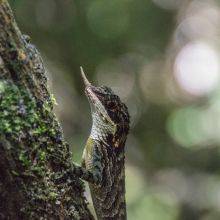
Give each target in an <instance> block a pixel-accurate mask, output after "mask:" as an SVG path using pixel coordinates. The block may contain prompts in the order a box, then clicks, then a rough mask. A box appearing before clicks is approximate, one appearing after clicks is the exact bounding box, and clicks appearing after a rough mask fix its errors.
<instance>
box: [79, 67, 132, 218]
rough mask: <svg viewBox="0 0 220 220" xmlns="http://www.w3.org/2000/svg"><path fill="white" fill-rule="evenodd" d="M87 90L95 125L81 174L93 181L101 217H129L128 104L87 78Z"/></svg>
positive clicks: (93, 125) (91, 189)
mask: <svg viewBox="0 0 220 220" xmlns="http://www.w3.org/2000/svg"><path fill="white" fill-rule="evenodd" d="M81 72H82V77H83V79H84V83H85V86H86V88H85V93H86V95H87V97H88V100H89V102H90V106H91V112H92V119H93V124H92V129H91V134H90V136H89V138H88V141H87V144H86V146H85V149H84V153H83V161H82V167H78V171H77V172H78V174H79V176H80V177H81V178H82V179H84V180H87V181H88V182H89V187H90V191H91V195H92V200H93V205H94V208H95V211H96V215H97V218H98V219H99V220H110V219H111V220H113V219H115V220H116V219H117V220H125V219H126V202H125V165H124V160H125V156H124V147H125V141H126V137H127V134H128V131H129V114H128V111H127V107H126V106H125V104H123V103H122V102H121V101H120V99H119V97H118V96H116V95H115V94H114V93H113V91H112V90H111V89H110V88H108V87H104V86H101V87H95V86H93V85H91V84H90V83H89V81H88V80H87V79H86V77H85V74H84V72H83V70H82V69H81Z"/></svg>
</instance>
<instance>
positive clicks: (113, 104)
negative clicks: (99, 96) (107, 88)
mask: <svg viewBox="0 0 220 220" xmlns="http://www.w3.org/2000/svg"><path fill="white" fill-rule="evenodd" d="M107 105H108V108H109V109H114V108H116V103H115V102H111V101H109V102H107Z"/></svg>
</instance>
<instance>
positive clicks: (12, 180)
mask: <svg viewBox="0 0 220 220" xmlns="http://www.w3.org/2000/svg"><path fill="white" fill-rule="evenodd" d="M71 166H73V165H72V162H71V154H70V152H69V146H68V144H67V143H66V142H65V140H64V139H63V134H62V130H61V127H60V125H59V123H58V121H57V119H56V117H55V115H54V114H53V98H52V96H51V94H50V93H49V91H48V88H47V79H46V76H45V69H44V66H43V63H42V59H41V57H40V54H39V53H38V51H37V50H36V48H35V47H34V46H33V45H32V44H31V43H30V42H29V39H28V37H26V36H24V35H22V34H21V32H20V30H19V29H18V27H17V24H16V22H15V20H14V17H13V15H12V11H11V9H10V6H9V4H8V2H7V1H6V0H0V219H13V220H16V219H38V220H39V219H93V217H92V216H91V214H90V212H89V210H88V209H87V204H86V201H85V198H84V196H83V192H84V188H83V184H82V182H81V181H80V180H79V179H78V178H77V177H75V176H74V175H71V176H69V175H65V173H66V172H67V171H68V170H69V169H71Z"/></svg>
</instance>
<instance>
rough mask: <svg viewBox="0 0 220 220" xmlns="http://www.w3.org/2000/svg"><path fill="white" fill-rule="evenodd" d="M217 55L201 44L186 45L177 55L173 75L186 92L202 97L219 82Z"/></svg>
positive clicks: (204, 44) (207, 46) (211, 49)
mask: <svg viewBox="0 0 220 220" xmlns="http://www.w3.org/2000/svg"><path fill="white" fill-rule="evenodd" d="M219 69H220V68H219V56H218V53H217V52H216V51H215V50H214V49H213V48H212V47H210V46H209V45H208V44H206V43H203V42H194V43H189V44H188V45H186V46H185V47H184V48H183V49H182V50H181V51H180V53H179V54H178V56H177V58H176V61H175V64H174V74H175V78H176V80H177V83H178V84H179V86H180V87H181V88H182V89H183V90H185V91H186V92H188V93H190V94H192V95H196V96H202V95H205V94H207V93H209V92H210V91H212V90H214V89H215V88H216V86H217V84H218V82H219Z"/></svg>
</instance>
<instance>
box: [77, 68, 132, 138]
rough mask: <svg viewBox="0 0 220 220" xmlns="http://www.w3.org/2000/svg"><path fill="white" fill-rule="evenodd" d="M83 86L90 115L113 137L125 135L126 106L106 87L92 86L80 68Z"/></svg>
mask: <svg viewBox="0 0 220 220" xmlns="http://www.w3.org/2000/svg"><path fill="white" fill-rule="evenodd" d="M81 74H82V78H83V80H84V84H85V93H86V96H87V97H88V100H89V103H90V106H91V111H92V114H94V115H96V117H98V118H96V120H98V121H99V123H102V126H104V127H107V128H109V131H112V133H113V134H114V135H116V134H117V133H118V135H122V133H123V135H125V136H126V135H127V133H128V130H129V113H128V109H127V107H126V105H125V104H124V103H123V102H122V101H121V100H120V98H119V97H118V96H117V95H116V94H115V93H114V92H113V91H112V89H111V88H109V87H107V86H99V87H96V86H93V85H92V84H91V83H90V82H89V81H88V79H87V78H86V76H85V73H84V72H83V69H82V68H81Z"/></svg>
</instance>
